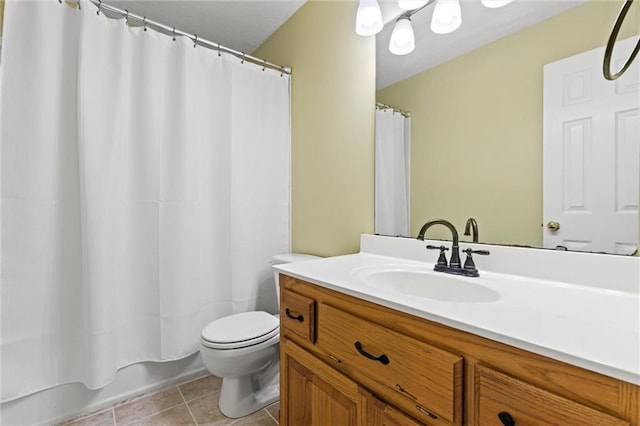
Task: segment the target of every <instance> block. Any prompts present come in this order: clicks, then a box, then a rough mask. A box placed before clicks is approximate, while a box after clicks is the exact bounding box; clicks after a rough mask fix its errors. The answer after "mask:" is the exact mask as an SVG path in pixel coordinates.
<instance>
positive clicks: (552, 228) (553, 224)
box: [547, 220, 560, 232]
mask: <svg viewBox="0 0 640 426" xmlns="http://www.w3.org/2000/svg"><path fill="white" fill-rule="evenodd" d="M547 229H548V230H549V231H552V232H556V231H557V230H558V229H560V223H559V222H556V221H555V220H550V221H549V222H547Z"/></svg>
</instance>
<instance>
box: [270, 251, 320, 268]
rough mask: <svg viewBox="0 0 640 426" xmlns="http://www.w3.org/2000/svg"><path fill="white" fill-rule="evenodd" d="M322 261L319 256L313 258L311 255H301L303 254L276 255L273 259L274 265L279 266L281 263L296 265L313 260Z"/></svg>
mask: <svg viewBox="0 0 640 426" xmlns="http://www.w3.org/2000/svg"><path fill="white" fill-rule="evenodd" d="M313 259H320V257H318V256H313V255H311V254H301V253H282V254H276V255H275V256H273V257H272V258H271V264H272V265H278V264H281V263H294V262H302V261H303V260H313Z"/></svg>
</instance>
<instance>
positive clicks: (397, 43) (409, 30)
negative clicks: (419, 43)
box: [389, 16, 416, 55]
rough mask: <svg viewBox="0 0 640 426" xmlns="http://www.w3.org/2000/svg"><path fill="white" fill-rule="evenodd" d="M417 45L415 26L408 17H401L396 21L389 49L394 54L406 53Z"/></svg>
mask: <svg viewBox="0 0 640 426" xmlns="http://www.w3.org/2000/svg"><path fill="white" fill-rule="evenodd" d="M415 47H416V42H415V38H414V35H413V27H412V26H411V20H410V19H409V18H408V17H406V16H405V17H400V18H398V20H397V21H396V25H395V26H394V27H393V32H392V33H391V40H390V41H389V51H390V52H391V53H393V54H394V55H406V54H408V53H411V52H413V49H415Z"/></svg>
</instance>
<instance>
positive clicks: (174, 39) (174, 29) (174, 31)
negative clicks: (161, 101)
mask: <svg viewBox="0 0 640 426" xmlns="http://www.w3.org/2000/svg"><path fill="white" fill-rule="evenodd" d="M173 41H176V27H173Z"/></svg>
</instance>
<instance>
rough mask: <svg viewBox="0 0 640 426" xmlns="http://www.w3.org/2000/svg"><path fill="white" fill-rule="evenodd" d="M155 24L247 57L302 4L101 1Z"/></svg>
mask: <svg viewBox="0 0 640 426" xmlns="http://www.w3.org/2000/svg"><path fill="white" fill-rule="evenodd" d="M103 1H104V3H107V4H110V5H112V6H115V7H118V8H120V9H126V10H128V11H129V12H131V13H133V14H136V15H140V16H146V17H147V18H148V19H151V20H154V21H157V22H159V23H162V24H165V25H168V26H171V27H173V26H175V27H176V28H177V29H180V30H182V31H185V32H187V33H191V34H197V35H198V37H200V38H204V39H207V40H209V41H211V42H214V43H220V44H222V45H223V46H225V47H229V48H231V49H233V50H237V51H239V52H244V53H248V54H251V53H252V52H253V51H254V50H255V49H256V48H257V47H258V46H260V45H261V44H262V43H263V42H264V41H265V40H266V39H268V38H269V36H270V35H271V34H273V32H274V31H275V30H276V29H278V28H279V27H280V26H281V25H282V24H284V22H285V21H286V20H287V19H289V18H290V17H291V15H293V14H294V13H295V12H296V11H297V10H298V9H299V8H300V6H302V5H303V4H304V2H305V0H103Z"/></svg>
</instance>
